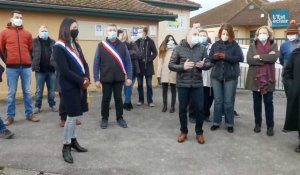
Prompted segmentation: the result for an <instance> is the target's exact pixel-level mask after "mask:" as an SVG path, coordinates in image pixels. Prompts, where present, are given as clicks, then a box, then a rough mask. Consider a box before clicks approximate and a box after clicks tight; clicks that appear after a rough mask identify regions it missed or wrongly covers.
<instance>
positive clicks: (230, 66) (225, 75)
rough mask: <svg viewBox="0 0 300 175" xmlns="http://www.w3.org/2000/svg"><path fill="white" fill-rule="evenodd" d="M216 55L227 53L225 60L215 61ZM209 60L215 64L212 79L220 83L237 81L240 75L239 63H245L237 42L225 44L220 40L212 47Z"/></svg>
mask: <svg viewBox="0 0 300 175" xmlns="http://www.w3.org/2000/svg"><path fill="white" fill-rule="evenodd" d="M216 53H225V59H224V60H218V59H215V58H214V54H216ZM209 58H210V60H211V62H212V63H213V64H214V66H213V68H212V71H211V78H214V79H217V80H219V81H223V80H225V81H230V80H237V78H238V77H239V75H240V65H239V62H242V61H244V55H243V52H242V49H241V48H240V46H239V45H238V43H237V42H236V41H232V42H223V41H222V40H219V41H217V42H215V43H214V44H213V45H212V47H211V50H210V53H209Z"/></svg>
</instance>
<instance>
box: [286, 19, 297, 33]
mask: <svg viewBox="0 0 300 175" xmlns="http://www.w3.org/2000/svg"><path fill="white" fill-rule="evenodd" d="M286 34H287V35H295V34H298V26H297V24H296V21H295V20H291V22H290V26H289V27H288V28H287V30H286Z"/></svg>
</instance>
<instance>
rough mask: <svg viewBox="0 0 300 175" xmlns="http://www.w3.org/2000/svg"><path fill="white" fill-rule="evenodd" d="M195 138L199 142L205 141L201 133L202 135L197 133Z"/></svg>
mask: <svg viewBox="0 0 300 175" xmlns="http://www.w3.org/2000/svg"><path fill="white" fill-rule="evenodd" d="M196 140H197V141H198V143H200V144H204V143H205V139H204V136H203V134H202V135H197V137H196Z"/></svg>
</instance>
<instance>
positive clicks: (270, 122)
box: [253, 91, 274, 128]
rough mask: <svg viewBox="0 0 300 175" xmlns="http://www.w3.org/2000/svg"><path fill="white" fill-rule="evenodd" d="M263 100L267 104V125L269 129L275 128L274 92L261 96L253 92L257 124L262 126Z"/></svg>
mask: <svg viewBox="0 0 300 175" xmlns="http://www.w3.org/2000/svg"><path fill="white" fill-rule="evenodd" d="M262 98H263V99H264V104H265V113H266V123H267V127H268V128H273V127H274V105H273V92H268V93H267V94H264V95H261V93H260V92H255V91H253V102H254V103H253V107H254V117H255V124H256V125H258V126H261V123H262Z"/></svg>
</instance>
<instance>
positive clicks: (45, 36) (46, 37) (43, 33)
mask: <svg viewBox="0 0 300 175" xmlns="http://www.w3.org/2000/svg"><path fill="white" fill-rule="evenodd" d="M48 37H49V33H48V32H41V34H40V38H42V39H44V40H47V39H48Z"/></svg>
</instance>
